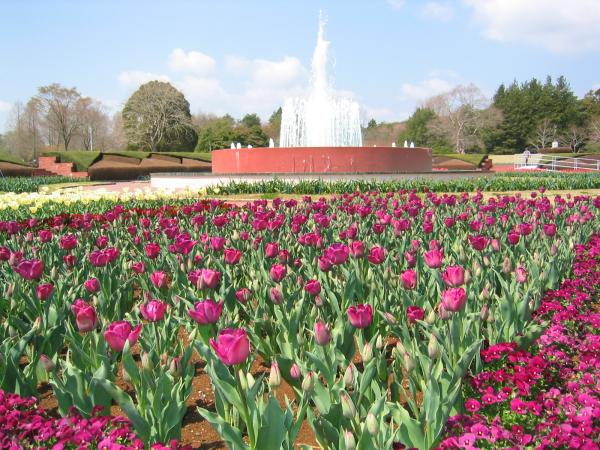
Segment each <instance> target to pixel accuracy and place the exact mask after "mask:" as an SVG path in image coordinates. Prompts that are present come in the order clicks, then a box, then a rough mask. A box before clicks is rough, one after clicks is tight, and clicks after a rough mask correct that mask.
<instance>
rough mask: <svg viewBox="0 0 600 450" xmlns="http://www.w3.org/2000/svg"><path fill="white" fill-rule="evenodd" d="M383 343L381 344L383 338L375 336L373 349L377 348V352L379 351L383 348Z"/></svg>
mask: <svg viewBox="0 0 600 450" xmlns="http://www.w3.org/2000/svg"><path fill="white" fill-rule="evenodd" d="M384 344H385V343H384V342H383V338H382V337H381V335H379V336H377V340H375V348H377V350H381V349H382V348H383V347H384Z"/></svg>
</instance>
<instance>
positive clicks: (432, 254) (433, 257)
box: [423, 248, 444, 269]
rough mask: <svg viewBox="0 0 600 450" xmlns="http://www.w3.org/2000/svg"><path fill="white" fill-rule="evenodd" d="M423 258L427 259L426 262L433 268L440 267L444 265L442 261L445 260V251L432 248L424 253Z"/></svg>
mask: <svg viewBox="0 0 600 450" xmlns="http://www.w3.org/2000/svg"><path fill="white" fill-rule="evenodd" d="M423 259H425V264H427V267H430V268H431V269H438V268H440V267H442V263H443V261H444V253H443V252H442V251H441V250H438V249H437V248H434V249H431V250H429V251H427V252H425V253H424V254H423Z"/></svg>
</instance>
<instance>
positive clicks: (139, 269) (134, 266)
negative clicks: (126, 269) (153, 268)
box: [131, 262, 146, 274]
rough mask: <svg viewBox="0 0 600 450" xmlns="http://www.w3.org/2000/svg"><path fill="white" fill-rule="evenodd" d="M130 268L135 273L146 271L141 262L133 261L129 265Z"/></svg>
mask: <svg viewBox="0 0 600 450" xmlns="http://www.w3.org/2000/svg"><path fill="white" fill-rule="evenodd" d="M131 270H133V271H134V272H135V273H137V274H140V273H144V272H145V271H146V265H145V264H144V263H143V262H135V263H133V264H132V265H131Z"/></svg>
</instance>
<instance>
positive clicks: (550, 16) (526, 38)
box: [463, 0, 600, 54]
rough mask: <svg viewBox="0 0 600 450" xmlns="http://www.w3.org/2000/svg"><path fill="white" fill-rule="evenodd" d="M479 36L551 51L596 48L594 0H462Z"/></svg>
mask: <svg viewBox="0 0 600 450" xmlns="http://www.w3.org/2000/svg"><path fill="white" fill-rule="evenodd" d="M463 2H464V3H465V4H466V5H467V6H469V7H471V8H472V9H473V13H474V18H475V20H476V22H478V23H479V24H481V25H482V27H483V35H484V36H485V37H486V38H488V39H491V40H494V41H498V42H516V43H521V42H524V43H528V44H531V45H534V46H537V47H542V48H545V49H548V50H550V51H552V52H555V53H562V54H569V53H584V52H597V51H600V27H599V26H598V24H599V23H600V2H599V1H598V0H569V1H565V0H463Z"/></svg>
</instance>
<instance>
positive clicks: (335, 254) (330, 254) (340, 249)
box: [324, 243, 350, 265]
mask: <svg viewBox="0 0 600 450" xmlns="http://www.w3.org/2000/svg"><path fill="white" fill-rule="evenodd" d="M349 255H350V249H349V248H348V246H347V245H344V244H340V243H335V244H331V245H330V246H329V247H328V248H327V250H325V255H324V256H325V257H326V258H327V259H328V260H329V261H331V264H334V265H340V264H344V263H345V262H346V261H347V260H348V256H349Z"/></svg>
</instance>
